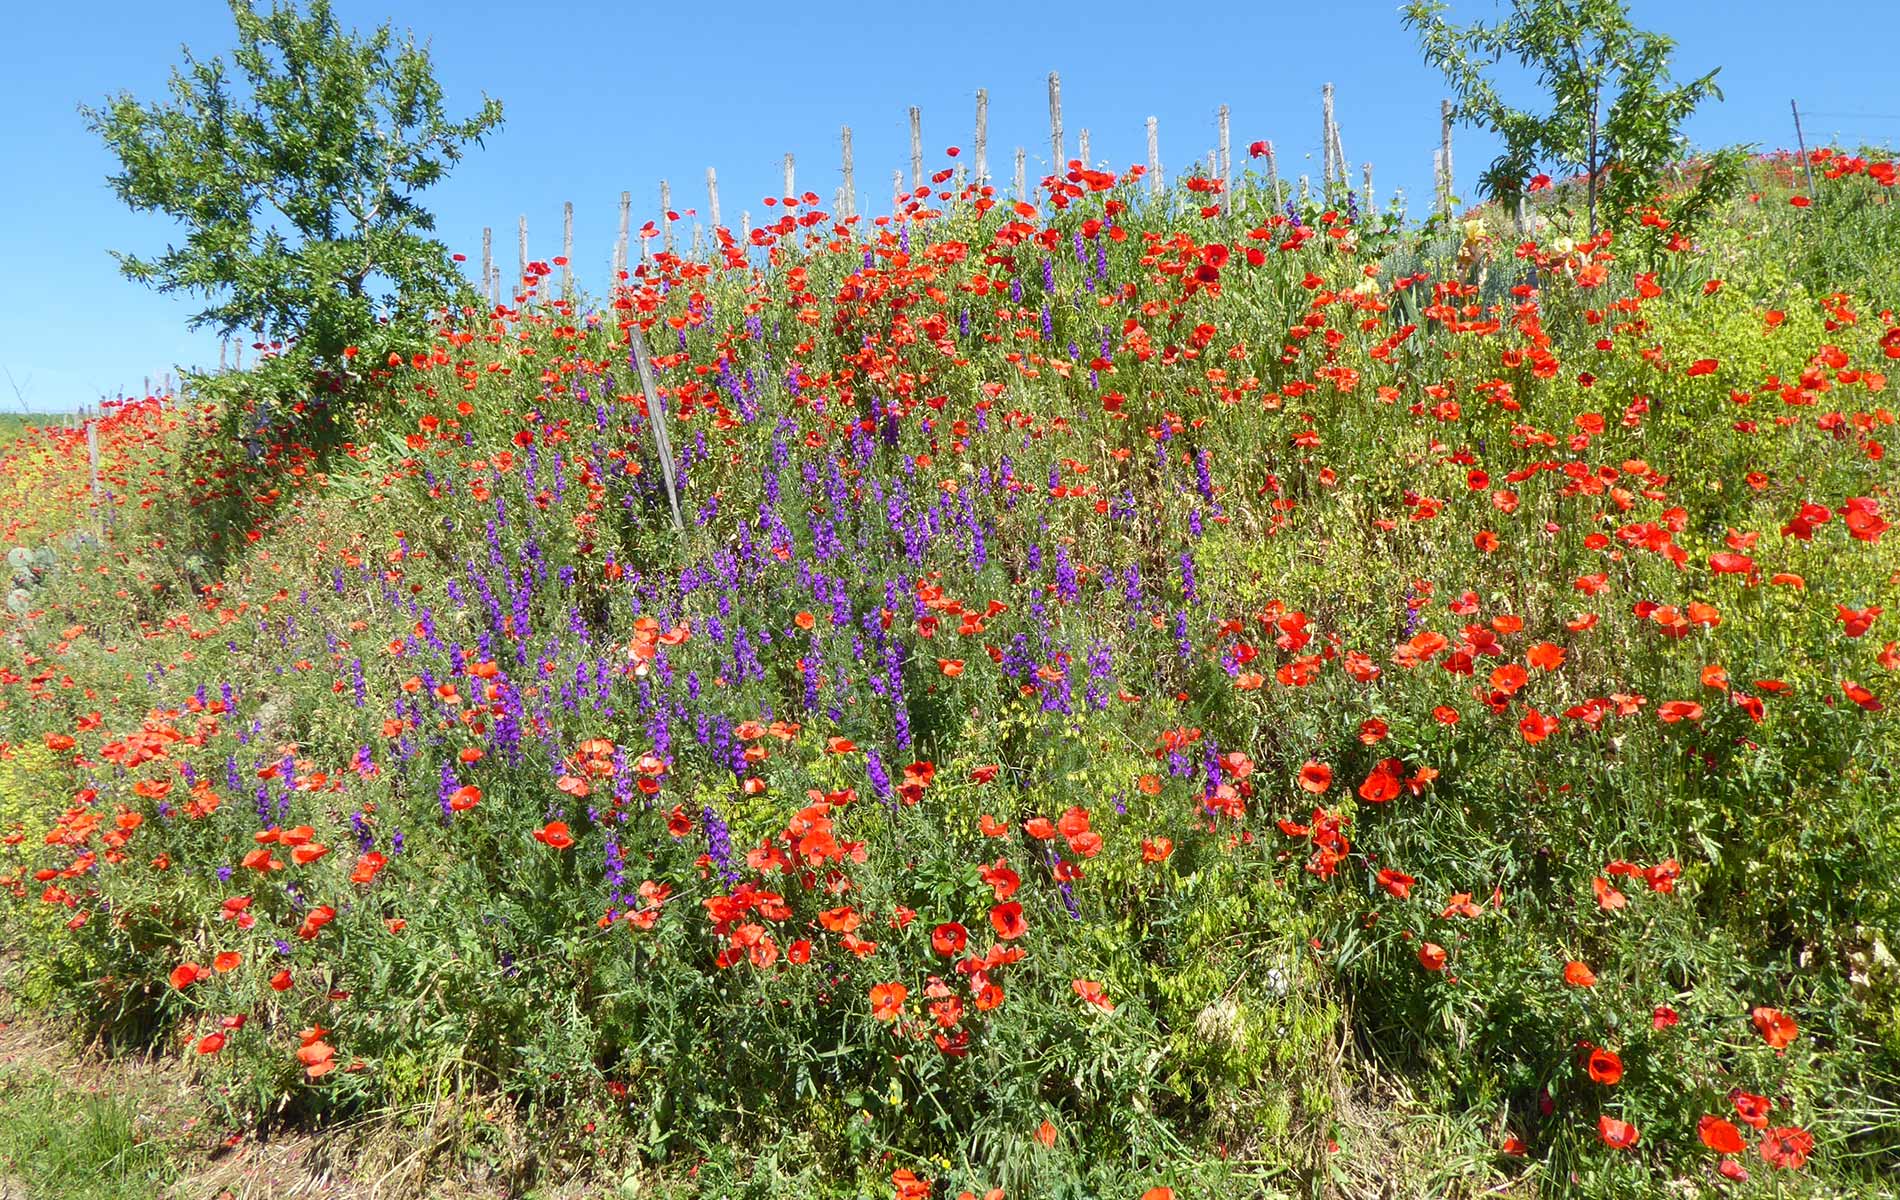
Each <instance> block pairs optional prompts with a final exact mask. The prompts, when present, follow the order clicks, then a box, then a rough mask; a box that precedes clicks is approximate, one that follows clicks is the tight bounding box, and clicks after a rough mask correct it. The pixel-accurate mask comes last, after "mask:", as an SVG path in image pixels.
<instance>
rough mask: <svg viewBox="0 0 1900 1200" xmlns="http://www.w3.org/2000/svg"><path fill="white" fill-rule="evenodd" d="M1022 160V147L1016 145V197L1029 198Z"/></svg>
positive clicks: (1027, 182) (1026, 177) (1020, 198)
mask: <svg viewBox="0 0 1900 1200" xmlns="http://www.w3.org/2000/svg"><path fill="white" fill-rule="evenodd" d="M1023 160H1024V154H1023V148H1022V147H1021V146H1018V147H1016V198H1017V199H1018V200H1027V199H1029V180H1028V176H1027V174H1026V173H1025V172H1024V169H1023V166H1024V161H1023Z"/></svg>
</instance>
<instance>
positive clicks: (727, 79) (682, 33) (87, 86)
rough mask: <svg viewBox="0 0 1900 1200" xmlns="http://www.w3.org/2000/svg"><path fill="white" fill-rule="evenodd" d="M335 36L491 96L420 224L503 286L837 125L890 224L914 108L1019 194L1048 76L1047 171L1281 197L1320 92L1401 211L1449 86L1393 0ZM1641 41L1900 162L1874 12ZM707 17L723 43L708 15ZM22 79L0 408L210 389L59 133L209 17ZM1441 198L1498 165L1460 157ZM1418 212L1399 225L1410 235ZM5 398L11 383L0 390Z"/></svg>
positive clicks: (1863, 2)
mask: <svg viewBox="0 0 1900 1200" xmlns="http://www.w3.org/2000/svg"><path fill="white" fill-rule="evenodd" d="M335 7H336V10H337V12H338V13H339V15H340V17H341V19H342V20H343V21H344V23H346V24H349V25H353V26H356V27H358V28H363V29H368V28H371V27H373V26H376V25H379V24H381V23H382V22H384V21H393V22H394V23H395V24H396V25H397V26H398V27H409V28H413V29H414V30H415V31H416V33H417V35H418V36H419V37H421V38H424V39H426V40H428V41H429V43H430V45H431V48H432V50H433V53H434V56H435V59H436V63H437V69H438V73H439V75H440V77H441V79H442V80H443V82H444V85H445V87H446V88H447V90H448V93H449V99H450V104H451V110H452V111H453V112H456V113H462V112H466V111H469V110H471V109H472V108H473V106H474V104H475V103H476V102H477V101H478V99H479V97H480V94H481V93H482V92H484V91H486V92H488V93H489V94H491V95H494V96H498V97H500V98H501V99H502V100H503V101H504V103H505V104H506V106H507V124H506V126H505V127H504V128H503V129H502V131H501V132H500V133H499V134H498V135H496V136H495V137H494V138H492V139H491V140H490V142H489V144H488V147H487V148H486V149H485V150H482V151H478V152H476V153H475V154H474V155H473V156H472V157H471V158H469V159H468V160H467V161H465V162H464V163H463V165H462V166H461V167H460V168H459V169H458V170H457V172H456V173H455V174H454V175H453V176H452V177H451V178H450V179H449V180H448V181H447V182H446V183H445V184H443V185H442V186H441V187H440V188H439V189H438V190H437V191H435V192H432V193H431V194H430V197H429V199H428V201H427V203H428V204H429V206H430V207H431V208H432V209H433V210H434V211H435V213H436V215H437V217H438V221H439V224H438V232H439V234H440V235H441V236H442V238H443V239H444V240H445V241H446V242H448V243H449V244H450V245H451V247H453V248H454V249H456V250H459V251H462V252H464V253H466V254H467V255H468V256H469V258H470V260H471V265H472V263H473V261H474V260H476V259H478V258H479V256H480V250H481V231H482V227H483V226H484V225H492V226H494V227H495V230H496V242H497V253H496V256H497V258H498V260H500V261H501V262H502V263H503V264H504V265H505V266H506V267H507V268H509V269H510V270H512V265H513V261H514V250H513V247H514V227H515V221H516V218H517V217H518V216H520V215H523V214H525V215H526V216H527V218H528V225H529V234H530V252H531V254H532V255H534V256H535V257H550V256H552V255H553V254H555V253H558V237H559V228H560V218H561V204H562V202H563V201H564V200H572V201H574V203H575V244H576V250H575V259H576V264H577V270H578V271H579V272H580V273H581V275H582V277H583V281H584V282H585V281H591V282H594V283H596V284H597V283H598V282H599V281H600V280H601V279H602V278H603V277H604V276H605V274H606V271H607V265H608V262H609V259H610V255H611V248H612V242H613V238H614V234H615V226H616V223H617V219H618V211H617V210H618V200H619V195H620V192H621V191H622V190H623V189H630V190H632V191H633V193H634V202H635V209H634V211H635V224H636V226H637V225H638V224H639V222H640V221H642V220H645V219H648V218H651V217H653V216H655V215H656V213H657V209H658V185H659V181H660V180H661V179H662V178H668V179H671V180H672V182H673V194H674V202H673V203H674V208H675V209H676V210H680V211H684V210H685V209H687V208H691V207H695V206H698V207H700V208H701V210H702V213H703V211H704V201H705V197H704V180H705V171H706V168H707V167H708V166H713V167H716V168H718V171H719V179H720V191H721V202H722V209H723V214H722V215H723V217H724V219H725V220H726V222H727V224H729V225H733V226H735V227H736V225H737V223H738V215H739V212H740V211H741V210H742V209H750V210H751V211H752V212H753V214H754V216H755V217H757V216H759V215H761V214H762V213H763V212H764V209H763V207H762V205H761V204H760V203H759V198H760V197H762V196H765V195H767V194H775V193H776V192H777V190H778V188H779V176H780V161H781V159H782V157H783V155H784V154H785V153H786V152H787V151H791V152H793V153H794V154H796V156H797V161H798V164H799V167H798V184H799V188H800V190H801V191H802V190H805V189H806V188H810V189H812V190H814V191H817V192H819V193H820V194H821V195H824V196H826V197H827V198H829V197H830V196H831V194H832V191H833V189H834V188H835V187H836V186H837V182H838V131H839V127H840V126H841V125H845V124H849V125H850V126H851V127H852V131H853V135H854V143H855V155H856V160H857V174H858V186H859V191H860V194H861V196H862V197H863V200H862V204H863V205H864V206H865V207H866V208H867V209H868V210H870V211H883V205H882V201H883V199H884V197H885V194H886V193H887V192H888V191H889V180H890V174H891V172H892V170H894V169H897V168H900V167H902V168H905V169H906V170H907V169H908V161H909V151H908V138H909V134H908V128H909V126H908V117H907V110H908V107H909V106H910V105H913V104H914V105H918V106H920V107H921V108H922V110H923V129H924V145H925V149H926V169H927V170H928V169H930V167H932V166H938V165H943V164H944V163H945V161H946V160H944V159H943V157H942V152H943V150H944V148H945V147H947V146H951V145H960V146H963V147H965V152H966V153H967V152H968V146H969V141H970V130H971V125H972V118H973V113H974V104H975V94H976V89H977V88H979V87H985V88H988V89H989V96H990V144H991V150H990V161H991V170H992V173H993V174H994V175H997V176H1000V177H1001V178H1003V179H1004V180H1007V179H1008V175H1009V156H1010V155H1011V154H1012V153H1013V150H1014V148H1015V147H1016V146H1018V145H1021V146H1024V147H1026V148H1027V149H1028V151H1029V156H1030V164H1031V168H1030V169H1031V175H1032V177H1034V176H1035V175H1038V174H1040V172H1041V170H1043V169H1046V160H1047V158H1048V123H1047V122H1048V118H1047V99H1046V85H1045V82H1044V81H1045V78H1046V77H1047V75H1048V73H1049V72H1050V71H1051V70H1055V71H1059V72H1061V75H1062V88H1063V106H1064V112H1065V124H1066V126H1067V129H1068V137H1069V153H1071V154H1073V153H1074V138H1075V131H1077V130H1079V129H1081V128H1085V127H1086V128H1087V129H1089V130H1090V132H1091V140H1092V151H1093V154H1094V157H1095V158H1096V159H1097V160H1106V161H1107V162H1108V163H1110V164H1112V165H1114V166H1117V167H1120V166H1125V165H1127V164H1130V163H1134V162H1138V161H1141V160H1142V159H1143V157H1144V156H1145V150H1144V140H1145V137H1144V130H1145V124H1144V123H1145V121H1146V118H1148V117H1149V116H1151V115H1152V116H1155V117H1157V118H1159V121H1160V139H1161V157H1162V162H1163V165H1164V167H1165V168H1167V169H1168V170H1169V171H1170V173H1172V171H1173V170H1174V169H1176V168H1180V167H1184V166H1186V165H1187V164H1188V162H1189V161H1190V159H1191V158H1193V157H1195V156H1202V155H1205V153H1206V151H1207V150H1209V149H1210V148H1212V147H1213V145H1214V143H1215V112H1216V110H1217V108H1218V107H1219V106H1220V105H1221V104H1223V103H1224V104H1227V105H1229V106H1230V107H1231V110H1232V122H1233V138H1234V143H1235V153H1236V157H1237V158H1238V157H1239V156H1240V155H1241V153H1242V148H1243V147H1244V146H1245V145H1246V144H1247V143H1248V142H1250V141H1253V140H1255V139H1259V138H1271V139H1273V140H1274V142H1275V144H1276V146H1277V147H1278V149H1279V154H1280V159H1281V164H1282V165H1281V170H1282V172H1283V174H1287V175H1297V174H1299V173H1300V172H1301V171H1303V170H1305V171H1310V173H1311V174H1312V175H1314V177H1315V178H1317V176H1318V174H1319V169H1318V165H1317V164H1318V157H1317V151H1318V146H1319V128H1320V87H1321V85H1322V84H1323V83H1325V82H1327V81H1331V82H1333V83H1334V84H1335V85H1336V87H1337V92H1338V120H1339V124H1340V129H1341V140H1342V142H1343V143H1344V145H1345V149H1346V153H1347V156H1348V157H1349V158H1350V159H1351V161H1353V162H1354V163H1361V162H1367V161H1369V162H1372V163H1373V164H1374V170H1375V184H1376V186H1377V189H1378V192H1379V194H1380V196H1381V197H1384V196H1389V195H1390V194H1391V190H1392V189H1393V188H1394V187H1403V188H1404V189H1405V190H1406V191H1407V193H1408V194H1410V195H1412V196H1414V197H1419V196H1427V195H1429V191H1430V187H1431V156H1432V150H1433V148H1434V146H1435V145H1436V144H1437V137H1438V100H1439V97H1440V95H1441V94H1442V91H1443V88H1442V85H1441V83H1440V82H1439V81H1438V79H1437V78H1436V76H1435V75H1434V74H1433V73H1431V72H1429V71H1428V70H1426V69H1425V68H1424V66H1423V65H1422V64H1421V63H1420V61H1419V57H1418V53H1417V49H1416V46H1415V44H1414V42H1413V39H1412V37H1411V35H1410V34H1408V33H1407V31H1406V30H1405V29H1404V28H1403V27H1402V26H1401V25H1400V23H1399V19H1398V16H1397V10H1396V4H1395V3H1393V2H1392V0H1376V2H1371V3H1360V2H1357V0H1342V2H1339V3H1334V4H1330V5H1320V4H1312V5H1303V6H1298V7H1295V6H1291V5H1257V6H1249V8H1248V9H1247V10H1245V11H1244V12H1236V11H1234V10H1231V9H1228V8H1226V7H1225V6H1222V5H1218V4H1201V5H1185V6H1183V5H1179V4H1164V5H1156V4H1153V3H1145V4H1136V3H1131V2H1129V0H1097V2H1096V3H1093V4H1090V5H1088V6H1068V5H1037V4H1033V3H1028V2H1018V3H1009V4H983V5H976V4H951V5H944V6H941V7H932V6H926V5H896V6H893V7H892V8H890V9H884V8H883V7H881V6H878V7H873V8H865V7H863V6H851V7H849V8H845V9H835V8H828V7H826V6H816V7H814V6H810V5H796V6H795V5H790V4H775V5H755V4H751V3H744V2H736V3H735V2H728V3H725V4H721V5H719V6H717V8H716V9H715V8H714V6H711V5H707V4H703V3H702V4H696V3H674V4H668V5H664V6H653V5H647V4H641V3H626V2H624V0H623V2H620V3H606V2H597V0H570V2H569V3H566V4H564V5H561V6H559V7H558V8H554V7H549V8H545V9H544V8H542V7H541V6H538V5H532V4H520V3H515V4H496V3H488V2H487V0H458V2H457V3H455V4H453V5H440V6H438V5H429V4H422V3H416V2H414V0H336V3H335ZM1499 7H1501V5H1500V4H1498V3H1497V2H1496V0H1464V2H1463V3H1461V4H1459V5H1457V6H1455V9H1454V11H1455V13H1456V14H1457V15H1458V16H1460V17H1462V18H1472V17H1480V16H1491V15H1493V14H1494V13H1495V12H1496V11H1497V10H1498V8H1499ZM1634 8H1635V11H1636V15H1637V18H1638V22H1639V23H1640V24H1642V25H1644V26H1645V27H1648V28H1654V29H1659V30H1662V31H1663V32H1667V33H1669V34H1671V35H1673V36H1674V37H1675V38H1676V39H1677V41H1678V43H1679V46H1678V50H1677V54H1676V59H1675V62H1674V63H1672V67H1673V69H1674V70H1675V73H1676V75H1677V76H1678V77H1679V78H1683V77H1688V76H1691V75H1692V74H1695V73H1699V72H1701V71H1703V70H1706V69H1708V68H1709V67H1713V66H1720V67H1721V68H1722V74H1721V76H1720V78H1719V82H1720V84H1721V86H1722V88H1723V91H1724V92H1725V94H1726V97H1727V98H1726V100H1725V101H1724V102H1723V103H1721V104H1716V105H1711V106H1710V107H1709V108H1707V109H1706V110H1705V111H1704V112H1703V113H1702V114H1700V115H1699V116H1698V117H1697V118H1696V119H1695V121H1694V123H1693V124H1692V125H1691V127H1690V130H1689V132H1690V134H1691V136H1692V137H1694V138H1695V140H1696V141H1697V142H1698V143H1700V144H1716V143H1727V142H1754V143H1758V144H1760V145H1761V146H1763V147H1764V148H1772V147H1778V146H1784V145H1791V144H1792V142H1793V129H1792V126H1791V123H1790V119H1789V112H1788V101H1789V99H1790V98H1791V97H1793V98H1797V99H1799V100H1800V102H1801V105H1802V109H1803V111H1804V113H1812V114H1813V116H1812V117H1811V119H1810V120H1809V123H1808V135H1809V138H1810V140H1811V141H1820V140H1825V139H1828V138H1830V137H1839V138H1842V139H1846V140H1849V141H1866V142H1869V143H1874V144H1885V143H1889V142H1891V141H1893V140H1894V139H1896V138H1900V99H1896V98H1893V94H1892V89H1891V79H1892V75H1891V72H1892V69H1893V51H1892V47H1893V46H1895V45H1896V44H1900V5H1895V4H1890V3H1884V2H1875V0H1859V2H1850V0H1809V2H1807V3H1803V4H1799V5H1789V4H1786V3H1776V4H1769V3H1763V2H1759V0H1736V2H1731V3H1703V2H1700V0H1697V2H1690V0H1676V2H1659V0H1636V3H1635V4H1634ZM715 12H716V13H717V20H716V22H712V23H708V21H707V18H708V17H709V16H710V15H712V14H713V13H715ZM8 24H9V27H10V28H9V32H10V33H11V34H12V35H13V37H12V39H10V40H11V41H12V43H13V45H14V46H15V47H16V53H15V55H13V56H10V58H11V61H9V63H8V64H7V70H6V71H5V72H3V73H0V114H4V116H0V162H4V163H6V164H7V165H8V167H9V171H8V178H7V181H6V183H5V184H4V185H0V271H4V272H5V275H6V276H7V278H8V280H9V284H10V286H8V287H6V288H5V289H4V291H0V367H4V368H5V371H6V374H5V375H0V407H4V408H7V409H14V408H17V407H18V406H19V400H18V398H17V397H16V395H15V388H16V387H17V388H18V389H19V391H20V393H22V394H23V395H24V397H25V400H26V403H27V405H28V406H29V407H31V408H33V409H35V410H40V411H60V410H67V409H71V408H73V407H75V406H77V405H80V404H84V403H90V402H93V401H95V400H96V399H97V398H98V396H99V395H100V394H101V393H107V392H117V391H120V390H126V391H133V390H136V389H137V388H138V387H139V386H140V381H141V378H142V377H144V376H147V375H150V376H154V377H156V376H158V375H160V374H162V373H164V372H165V371H167V370H169V369H170V368H171V367H172V366H173V365H174V364H178V363H184V364H194V363H195V364H199V365H215V364H216V362H217V358H218V346H217V343H216V341H215V340H214V339H213V338H212V337H211V336H210V335H209V334H193V333H191V332H189V331H188V330H187V329H186V327H185V322H186V319H187V317H188V316H189V315H190V314H191V313H192V312H193V311H194V310H195V308H196V305H194V304H193V303H192V302H191V300H190V299H188V298H174V297H165V296H160V295H157V294H156V293H153V292H151V291H149V290H147V289H145V288H144V287H142V286H139V285H136V284H133V283H131V282H129V281H126V280H124V279H122V278H121V277H120V276H119V275H118V273H117V268H116V264H115V263H114V262H113V260H112V259H111V257H110V255H109V254H108V251H109V250H111V249H123V250H131V251H143V252H148V251H153V250H157V249H161V248H162V247H163V246H164V244H165V242H166V240H167V238H168V237H170V236H173V230H172V228H171V227H170V226H169V225H168V223H167V222H166V221H165V220H164V219H163V218H161V217H157V216H154V215H150V214H134V213H131V212H129V211H127V210H126V209H124V208H123V207H122V206H121V205H119V203H118V202H117V201H116V200H115V199H114V198H113V197H112V195H111V193H110V191H109V190H108V188H107V186H106V184H105V176H106V175H107V174H108V173H109V171H110V170H111V169H112V165H113V164H112V161H111V160H110V158H109V156H108V155H107V154H106V152H105V151H104V149H103V148H102V147H101V146H100V145H99V143H98V142H97V140H96V139H95V138H94V137H93V135H91V134H90V133H89V132H88V131H87V130H86V129H85V126H84V123H83V122H82V120H81V118H80V117H79V115H78V114H77V112H76V111H75V109H76V106H77V105H78V104H80V103H81V102H89V103H98V102H99V101H101V100H102V99H103V98H104V97H105V96H107V95H108V94H109V93H111V92H114V91H118V90H128V91H130V92H132V93H133V94H134V95H136V96H139V97H141V98H147V99H149V98H155V97H157V96H158V95H160V94H161V92H162V90H163V88H164V85H165V81H166V78H167V76H168V73H169V71H170V68H171V67H172V65H173V64H174V63H176V62H177V61H178V58H179V55H178V48H179V46H180V44H185V45H189V46H191V48H192V49H193V50H194V51H195V52H197V53H199V54H200V55H210V54H213V53H221V52H223V51H225V50H227V49H228V47H229V45H230V43H231V40H232V35H231V25H230V16H229V12H228V11H227V9H226V7H225V5H224V4H223V3H222V2H221V0H164V2H163V3H158V4H153V3H150V2H149V0H146V2H141V3H137V4H129V3H119V2H115V0H98V2H95V3H90V4H84V5H82V4H71V3H65V4H43V5H23V6H18V9H17V11H15V12H14V13H13V14H12V15H11V16H9V18H8ZM1455 154H1456V159H1457V162H1458V164H1459V176H1460V181H1461V183H1464V182H1468V181H1469V180H1470V179H1471V178H1472V177H1473V176H1474V175H1475V173H1476V171H1477V169H1478V168H1479V167H1480V166H1481V165H1482V164H1483V163H1485V162H1487V161H1488V160H1489V158H1490V157H1491V151H1490V147H1489V146H1488V145H1487V144H1486V142H1485V140H1484V139H1483V138H1482V136H1480V135H1479V134H1478V133H1476V132H1475V131H1467V130H1460V131H1459V133H1458V135H1457V144H1456V151H1455ZM1416 210H1417V206H1416V205H1415V206H1414V211H1416ZM8 376H10V377H11V381H9V379H8Z"/></svg>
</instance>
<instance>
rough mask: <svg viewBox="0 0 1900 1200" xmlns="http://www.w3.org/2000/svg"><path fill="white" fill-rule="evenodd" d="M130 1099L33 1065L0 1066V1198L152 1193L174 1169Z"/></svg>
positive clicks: (79, 1198)
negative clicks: (91, 1090) (77, 1085)
mask: <svg viewBox="0 0 1900 1200" xmlns="http://www.w3.org/2000/svg"><path fill="white" fill-rule="evenodd" d="M143 1124H144V1120H143V1118H142V1117H141V1115H140V1113H139V1109H138V1105H137V1102H136V1100H135V1099H133V1098H131V1097H128V1096H121V1095H115V1094H113V1093H111V1092H97V1093H88V1092H86V1091H83V1090H81V1089H78V1088H75V1087H73V1086H71V1085H69V1084H67V1083H65V1082H64V1081H62V1080H60V1079H59V1078H58V1077H57V1076H55V1075H53V1074H52V1073H50V1072H48V1071H46V1070H44V1069H41V1068H38V1067H33V1066H20V1065H11V1064H10V1065H6V1066H0V1195H5V1196H6V1197H7V1198H8V1200H12V1198H13V1197H14V1195H15V1194H16V1191H15V1190H13V1189H19V1188H23V1189H24V1191H23V1192H19V1193H18V1194H20V1195H22V1196H24V1197H26V1198H28V1200H134V1198H135V1197H140V1198H142V1197H151V1196H156V1195H158V1194H159V1193H160V1191H161V1190H162V1189H163V1188H164V1186H165V1185H166V1184H167V1183H169V1182H170V1181H171V1180H173V1179H174V1178H176V1176H177V1174H178V1172H177V1168H176V1165H175V1164H174V1163H173V1161H172V1159H171V1156H170V1154H169V1153H168V1152H167V1150H166V1148H165V1146H164V1145H163V1144H162V1143H161V1142H159V1141H158V1140H156V1139H155V1138H153V1137H152V1136H151V1135H150V1132H149V1131H148V1130H147V1129H144V1128H142V1125H143Z"/></svg>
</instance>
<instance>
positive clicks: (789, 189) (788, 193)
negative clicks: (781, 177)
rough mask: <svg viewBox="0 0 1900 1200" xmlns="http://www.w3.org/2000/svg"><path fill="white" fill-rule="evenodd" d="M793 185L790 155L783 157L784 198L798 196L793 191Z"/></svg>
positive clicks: (793, 177) (794, 182) (794, 181)
mask: <svg viewBox="0 0 1900 1200" xmlns="http://www.w3.org/2000/svg"><path fill="white" fill-rule="evenodd" d="M795 184H796V177H795V176H794V175H793V174H792V156H791V155H790V154H787V155H786V156H785V197H786V198H788V199H789V198H792V197H796V196H797V195H798V193H797V192H796V191H794V190H793V188H794V186H795Z"/></svg>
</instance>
